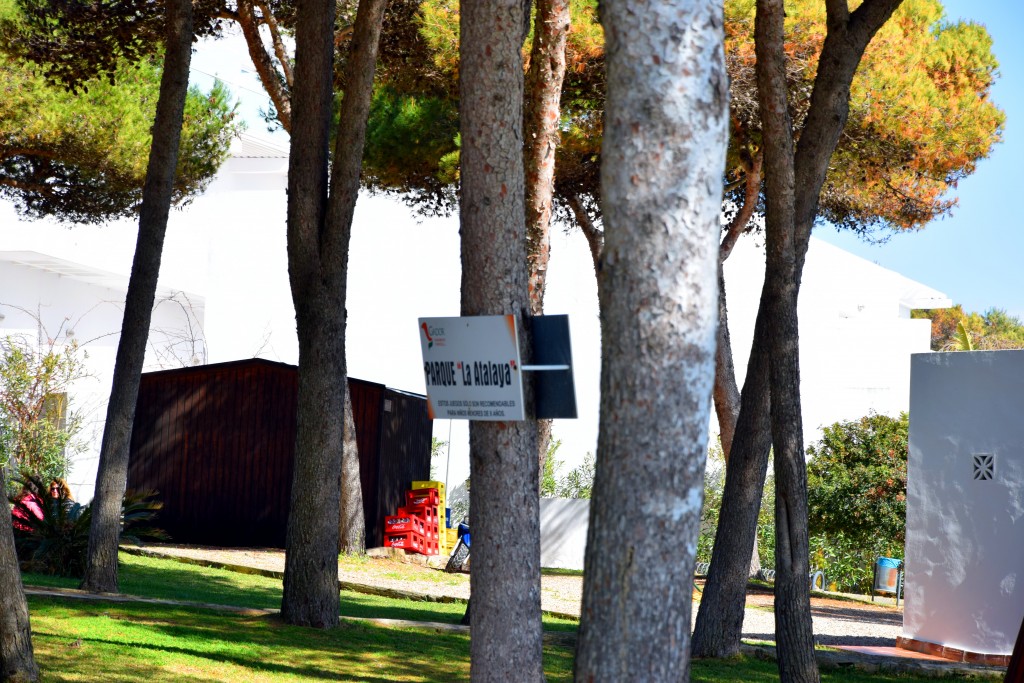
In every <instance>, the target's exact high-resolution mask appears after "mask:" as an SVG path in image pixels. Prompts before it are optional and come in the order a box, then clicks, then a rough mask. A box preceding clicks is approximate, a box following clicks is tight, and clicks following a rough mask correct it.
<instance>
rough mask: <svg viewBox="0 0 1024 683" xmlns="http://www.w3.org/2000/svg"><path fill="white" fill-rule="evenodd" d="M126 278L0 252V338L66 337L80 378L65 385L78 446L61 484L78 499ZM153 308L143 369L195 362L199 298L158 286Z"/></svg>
mask: <svg viewBox="0 0 1024 683" xmlns="http://www.w3.org/2000/svg"><path fill="white" fill-rule="evenodd" d="M126 288H127V279H126V278H124V277H121V276H117V275H115V274H112V273H108V272H105V271H102V270H98V269H95V268H88V267H84V266H82V265H81V264H75V263H71V262H67V261H63V260H60V259H54V258H51V257H47V256H45V255H43V254H39V253H37V252H28V251H22V252H4V251H0V315H2V316H3V319H2V320H0V336H3V337H7V336H15V337H20V338H21V339H22V340H24V341H25V342H27V343H29V344H31V345H33V346H35V347H36V348H43V349H45V348H48V347H49V346H50V340H53V342H54V348H57V349H60V348H63V347H64V346H66V345H67V344H70V343H72V342H74V343H77V345H78V347H79V352H78V357H79V358H80V359H81V361H82V364H83V372H84V376H83V377H82V378H81V379H79V380H77V381H76V382H75V384H74V386H72V387H71V389H70V391H69V406H68V408H69V410H70V411H72V412H74V413H77V414H79V415H80V416H81V417H82V420H83V424H82V430H81V432H80V433H79V435H78V439H77V440H78V441H79V442H80V443H81V450H80V451H78V452H76V453H74V455H73V459H72V467H71V472H70V473H69V476H68V483H69V484H70V485H71V488H72V491H73V493H74V495H75V497H76V498H77V499H78V500H82V501H88V500H90V499H91V498H92V494H93V490H94V488H95V481H96V468H97V465H98V461H99V450H100V443H101V441H102V437H103V423H104V418H105V415H106V406H107V400H108V398H109V396H110V386H111V382H112V381H113V368H114V357H115V355H116V352H117V344H118V340H119V338H120V334H119V331H120V328H121V319H122V317H123V312H124V298H125V291H126ZM157 299H158V301H157V304H156V306H155V307H154V310H153V320H152V325H151V331H150V340H149V345H148V349H147V354H146V364H145V369H147V370H155V369H161V368H166V367H180V366H181V365H185V364H191V363H193V362H196V361H199V362H201V361H202V358H203V356H204V353H205V352H204V342H203V338H202V318H203V308H202V305H203V301H202V298H201V297H198V296H196V295H188V294H186V293H184V292H180V291H172V290H166V289H161V290H160V291H159V292H158V294H157Z"/></svg>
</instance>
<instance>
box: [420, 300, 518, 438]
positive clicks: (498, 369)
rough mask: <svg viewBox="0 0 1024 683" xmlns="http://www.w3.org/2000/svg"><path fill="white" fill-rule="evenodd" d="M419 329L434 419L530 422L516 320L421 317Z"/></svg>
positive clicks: (478, 317)
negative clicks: (524, 405) (524, 402)
mask: <svg viewBox="0 0 1024 683" xmlns="http://www.w3.org/2000/svg"><path fill="white" fill-rule="evenodd" d="M419 325H420V330H419V333H420V348H421V349H422V351H423V377H424V380H425V381H426V385H427V407H428V411H429V413H430V418H431V419H450V420H487V421H493V422H499V421H510V420H524V419H526V415H525V411H524V408H523V381H522V368H521V364H520V360H519V335H518V328H517V325H516V318H515V316H513V315H489V316H475V317H462V318H420V319H419Z"/></svg>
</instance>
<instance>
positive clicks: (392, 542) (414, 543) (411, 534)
mask: <svg viewBox="0 0 1024 683" xmlns="http://www.w3.org/2000/svg"><path fill="white" fill-rule="evenodd" d="M384 547H385V548H402V549H403V550H405V551H408V552H416V553H423V551H424V550H426V549H427V541H426V539H425V538H423V536H422V535H421V534H418V533H416V532H415V531H406V532H404V533H398V534H387V535H386V536H384ZM435 554H436V553H435Z"/></svg>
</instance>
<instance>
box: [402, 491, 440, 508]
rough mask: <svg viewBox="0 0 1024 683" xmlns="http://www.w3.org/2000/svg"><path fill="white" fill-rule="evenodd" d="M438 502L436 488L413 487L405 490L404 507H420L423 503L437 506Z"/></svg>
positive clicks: (438, 497)
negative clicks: (410, 489)
mask: <svg viewBox="0 0 1024 683" xmlns="http://www.w3.org/2000/svg"><path fill="white" fill-rule="evenodd" d="M440 504H441V497H440V496H439V495H438V493H437V489H413V490H412V491H406V492H405V505H406V507H421V506H423V505H433V506H434V507H437V506H438V505H440Z"/></svg>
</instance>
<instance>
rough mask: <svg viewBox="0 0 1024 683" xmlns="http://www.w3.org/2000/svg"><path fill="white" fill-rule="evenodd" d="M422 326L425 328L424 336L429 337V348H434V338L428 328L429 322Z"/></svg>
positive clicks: (421, 326)
mask: <svg viewBox="0 0 1024 683" xmlns="http://www.w3.org/2000/svg"><path fill="white" fill-rule="evenodd" d="M420 328H421V329H422V330H423V336H424V337H426V338H427V348H428V349H432V348H434V339H433V338H432V337H431V336H430V330H429V329H428V328H427V324H426V323H423V324H422V325H420Z"/></svg>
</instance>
